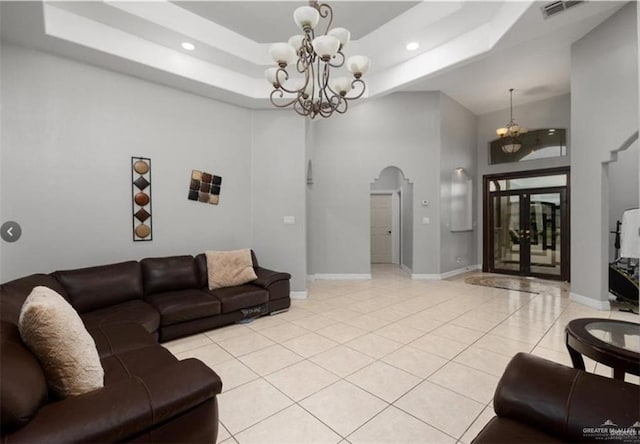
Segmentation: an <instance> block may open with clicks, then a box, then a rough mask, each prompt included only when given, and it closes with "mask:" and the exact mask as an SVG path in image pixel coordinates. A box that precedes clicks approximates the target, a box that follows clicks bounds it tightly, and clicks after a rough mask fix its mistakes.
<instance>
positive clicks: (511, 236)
mask: <svg viewBox="0 0 640 444" xmlns="http://www.w3.org/2000/svg"><path fill="white" fill-rule="evenodd" d="M524 179H525V180H523V178H522V177H521V178H519V181H517V180H515V179H512V180H509V179H500V178H498V179H494V183H493V185H492V184H491V183H489V184H488V186H487V187H486V188H487V190H486V194H485V199H487V202H486V204H485V266H484V268H485V271H489V272H494V273H506V274H517V275H523V276H535V277H541V278H545V279H556V280H569V263H568V258H569V255H568V253H569V252H568V245H569V243H568V241H569V234H568V229H569V223H568V215H569V214H568V201H567V178H566V175H563V176H562V178H561V177H560V176H558V175H556V176H554V177H547V178H545V177H539V176H536V178H535V180H531V181H527V180H526V178H524ZM527 184H529V185H536V186H535V187H531V188H528V187H526V185H527ZM500 185H502V186H500ZM505 185H506V186H505ZM522 185H524V187H523V186H522ZM545 185H551V186H545ZM554 185H555V186H554ZM487 204H488V205H487Z"/></svg>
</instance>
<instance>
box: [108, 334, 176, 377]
mask: <svg viewBox="0 0 640 444" xmlns="http://www.w3.org/2000/svg"><path fill="white" fill-rule="evenodd" d="M177 361H178V359H177V358H176V357H175V356H173V354H171V352H170V351H169V350H167V349H166V348H164V347H163V346H161V345H158V344H155V345H149V346H147V347H141V348H137V349H135V350H129V351H126V352H122V353H118V354H115V355H111V356H107V357H105V358H104V359H102V367H103V368H104V384H105V386H108V385H110V384H116V383H118V382H120V381H123V380H125V379H128V378H135V377H140V378H144V377H145V376H146V375H150V374H152V373H154V372H157V371H158V369H160V368H165V367H170V366H171V365H173V364H175V363H176V362H177Z"/></svg>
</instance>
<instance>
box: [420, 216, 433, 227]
mask: <svg viewBox="0 0 640 444" xmlns="http://www.w3.org/2000/svg"><path fill="white" fill-rule="evenodd" d="M430 223H431V218H430V217H423V218H422V224H423V225H429V224H430Z"/></svg>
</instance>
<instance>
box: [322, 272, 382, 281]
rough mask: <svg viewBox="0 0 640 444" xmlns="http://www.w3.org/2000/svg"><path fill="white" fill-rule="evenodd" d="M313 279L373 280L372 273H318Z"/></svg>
mask: <svg viewBox="0 0 640 444" xmlns="http://www.w3.org/2000/svg"><path fill="white" fill-rule="evenodd" d="M313 279H332V280H333V279H338V280H339V279H344V280H367V279H371V273H316V274H315V275H313Z"/></svg>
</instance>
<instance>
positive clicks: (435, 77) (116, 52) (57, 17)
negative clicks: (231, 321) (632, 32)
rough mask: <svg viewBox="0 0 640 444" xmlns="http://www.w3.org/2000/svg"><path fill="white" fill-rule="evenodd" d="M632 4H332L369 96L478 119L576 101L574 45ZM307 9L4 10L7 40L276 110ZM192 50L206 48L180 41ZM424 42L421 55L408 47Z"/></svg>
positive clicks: (213, 5) (194, 5) (124, 5)
mask: <svg viewBox="0 0 640 444" xmlns="http://www.w3.org/2000/svg"><path fill="white" fill-rule="evenodd" d="M624 3H625V2H611V1H606V2H605V1H603V2H595V1H594V2H586V3H584V4H580V5H578V6H575V7H573V8H571V9H570V10H568V11H565V12H563V13H561V14H558V15H557V16H553V17H551V18H549V19H546V20H545V19H543V17H542V14H541V11H540V7H541V6H542V5H543V4H544V3H543V2H534V1H524V0H522V1H515V2H514V1H493V2H484V1H462V0H453V1H446V2H432V1H424V2H415V1H414V2H403V1H398V2H389V1H387V2H375V1H373V2H372V1H339V0H334V1H333V2H331V4H332V7H333V8H334V12H335V17H334V26H344V27H347V28H349V29H350V30H351V31H352V34H353V41H352V42H351V43H350V44H349V45H347V47H346V49H345V52H346V55H347V56H349V55H354V54H358V53H362V54H365V55H368V56H369V57H371V59H372V68H371V71H370V73H369V74H368V75H367V76H366V77H365V80H366V82H367V85H368V91H367V93H368V97H369V98H372V97H375V96H379V95H383V94H388V93H391V92H394V91H429V90H442V91H444V92H445V93H446V94H448V95H449V96H451V97H452V98H454V99H455V100H457V101H458V102H460V103H461V104H462V105H464V106H466V107H467V108H468V109H470V110H471V111H472V112H474V113H476V114H482V113H486V112H489V111H494V110H498V109H504V108H505V107H506V106H507V104H508V88H510V87H513V88H516V93H515V94H514V104H516V105H520V104H524V103H528V102H532V101H536V100H541V99H544V98H547V97H551V96H555V95H559V94H564V93H567V92H569V67H570V46H571V44H572V43H573V42H574V41H576V40H578V39H579V38H581V37H582V36H583V35H585V34H586V33H587V32H589V31H590V30H591V29H593V28H594V27H595V26H597V25H598V24H599V23H601V22H602V21H603V20H605V19H606V18H607V17H608V16H610V15H611V14H613V13H614V12H615V11H616V10H617V9H619V8H620V7H621V6H622V5H623V4H624ZM300 4H305V2H299V1H291V2H286V1H278V2H272V1H269V0H262V1H251V2H245V1H206V2H193V1H190V2H168V1H164V0H158V1H151V2H149V1H146V2H144V1H141V2H118V1H86V2H85V1H79V2H77V1H74V2H45V3H41V2H2V3H0V18H1V20H2V21H1V23H0V30H1V33H2V34H1V35H2V39H3V41H8V42H12V43H15V44H20V45H25V46H28V47H33V48H36V49H40V50H44V51H49V52H53V53H56V54H60V55H63V56H66V57H71V58H74V59H79V60H83V61H86V62H88V63H92V64H95V65H98V66H103V67H105V68H107V69H111V70H115V71H119V72H124V73H127V74H130V75H135V76H138V77H142V78H146V79H149V80H151V81H155V82H159V83H163V84H166V85H169V86H172V87H176V88H180V89H184V90H187V91H190V92H193V93H196V94H200V95H203V96H207V97H212V98H215V99H218V100H223V101H227V102H230V103H235V104H238V105H241V106H246V107H252V108H266V107H270V104H269V101H268V96H269V93H270V91H271V87H270V86H269V85H268V84H267V82H266V81H265V80H264V79H263V74H262V73H263V71H264V69H265V68H266V67H268V66H270V65H272V63H273V62H272V61H271V60H270V57H269V56H268V47H269V44H270V43H271V42H274V41H281V40H285V39H286V38H288V36H290V35H292V34H294V33H298V31H297V30H296V27H295V25H294V24H293V20H292V13H293V10H294V9H295V8H296V7H297V6H299V5H300ZM184 41H189V42H193V43H194V44H195V45H196V50H195V51H193V52H187V51H184V50H183V49H182V48H181V47H180V44H181V43H182V42H184ZM409 41H418V42H419V43H420V49H419V50H418V51H415V52H409V51H407V50H406V49H405V45H406V43H407V42H409Z"/></svg>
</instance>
